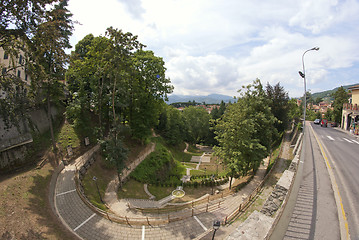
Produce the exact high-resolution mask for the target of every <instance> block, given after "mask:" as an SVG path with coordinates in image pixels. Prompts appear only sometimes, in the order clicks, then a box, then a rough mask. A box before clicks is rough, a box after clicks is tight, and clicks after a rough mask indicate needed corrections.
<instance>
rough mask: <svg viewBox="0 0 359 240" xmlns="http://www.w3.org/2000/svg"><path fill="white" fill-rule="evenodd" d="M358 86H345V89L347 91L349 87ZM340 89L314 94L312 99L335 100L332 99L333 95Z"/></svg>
mask: <svg viewBox="0 0 359 240" xmlns="http://www.w3.org/2000/svg"><path fill="white" fill-rule="evenodd" d="M355 85H358V84H352V85H347V86H343V88H344V89H345V90H347V89H348V88H349V87H352V86H355ZM338 88H339V87H337V88H334V89H333V90H327V91H323V92H317V93H313V94H312V98H313V99H316V98H323V99H325V98H327V99H333V98H332V94H333V93H335V92H336V91H337V90H338Z"/></svg>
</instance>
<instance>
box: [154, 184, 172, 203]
mask: <svg viewBox="0 0 359 240" xmlns="http://www.w3.org/2000/svg"><path fill="white" fill-rule="evenodd" d="M175 189H176V188H175V187H161V186H155V185H149V186H148V191H150V193H151V194H152V195H154V196H155V197H156V200H160V199H162V198H165V197H167V196H169V195H170V194H171V193H172V191H173V190H175Z"/></svg>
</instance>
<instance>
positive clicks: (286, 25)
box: [68, 0, 359, 97]
mask: <svg viewBox="0 0 359 240" xmlns="http://www.w3.org/2000/svg"><path fill="white" fill-rule="evenodd" d="M68 9H69V10H70V11H71V13H72V14H73V20H75V21H77V22H78V23H79V24H75V29H74V32H73V36H72V37H71V44H72V46H73V49H74V46H75V45H76V43H77V42H78V41H80V40H81V39H82V38H83V37H85V36H86V35H87V34H90V33H92V34H93V35H94V36H100V35H102V36H104V35H105V32H106V29H107V28H108V27H110V26H112V27H114V28H117V29H122V31H124V32H131V33H132V34H134V35H138V39H139V41H140V42H141V43H142V44H145V45H146V46H147V47H146V50H152V51H153V52H154V54H155V55H156V56H159V57H162V58H163V59H164V61H165V67H166V69H167V71H166V77H168V78H170V79H171V83H172V85H173V86H174V94H179V95H208V94H212V93H217V94H225V95H229V96H238V95H239V94H238V92H237V91H238V90H239V89H241V88H242V86H243V85H248V84H250V83H252V82H253V80H255V79H257V78H259V79H260V80H261V82H262V84H263V85H264V86H265V85H267V83H269V84H271V85H275V84H277V83H280V85H281V86H283V87H284V89H285V91H286V92H288V94H289V96H290V97H300V96H302V95H303V93H304V82H303V79H302V78H301V77H300V76H299V74H298V71H303V65H302V56H303V54H304V52H305V51H306V50H309V49H312V48H313V47H319V48H320V50H319V51H309V52H306V53H305V54H304V65H305V73H306V80H307V90H308V91H309V90H310V92H311V93H316V92H320V91H325V90H331V89H333V88H335V87H339V86H341V85H349V84H359V28H358V26H359V0H338V1H336V0H312V1H311V0H300V1H298V0H265V1H263V0H101V1H99V0H70V1H69V6H68Z"/></svg>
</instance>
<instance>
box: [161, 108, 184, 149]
mask: <svg viewBox="0 0 359 240" xmlns="http://www.w3.org/2000/svg"><path fill="white" fill-rule="evenodd" d="M157 129H158V130H159V132H160V133H161V134H162V136H163V137H164V138H165V139H166V141H167V142H168V143H169V144H171V145H177V144H179V143H181V142H183V141H184V140H185V136H186V132H187V126H186V125H185V123H184V119H183V116H182V114H181V112H180V111H178V110H177V109H176V108H174V107H172V106H168V105H165V107H164V111H163V112H162V114H161V115H160V120H159V124H158V126H157Z"/></svg>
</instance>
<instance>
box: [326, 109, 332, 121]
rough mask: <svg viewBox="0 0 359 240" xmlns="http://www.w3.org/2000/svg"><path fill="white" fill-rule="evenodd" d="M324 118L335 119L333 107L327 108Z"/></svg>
mask: <svg viewBox="0 0 359 240" xmlns="http://www.w3.org/2000/svg"><path fill="white" fill-rule="evenodd" d="M324 118H325V119H328V121H332V120H333V119H334V115H333V111H332V109H330V108H328V109H327V112H326V113H325V114H324Z"/></svg>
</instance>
